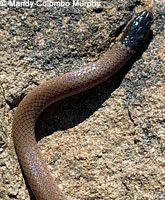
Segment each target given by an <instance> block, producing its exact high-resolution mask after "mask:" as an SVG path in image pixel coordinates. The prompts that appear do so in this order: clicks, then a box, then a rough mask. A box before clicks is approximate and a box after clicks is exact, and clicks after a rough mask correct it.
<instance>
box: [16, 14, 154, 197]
mask: <svg viewBox="0 0 165 200" xmlns="http://www.w3.org/2000/svg"><path fill="white" fill-rule="evenodd" d="M152 21H153V14H152V12H151V11H148V10H143V11H142V12H140V13H139V14H138V15H137V16H136V17H135V18H134V19H133V20H131V21H130V22H129V23H128V25H127V26H126V28H125V31H124V33H123V35H122V36H121V37H120V39H119V41H117V42H116V43H115V44H114V45H113V46H112V48H111V49H108V50H107V51H106V52H105V54H104V55H102V56H101V57H100V59H99V60H98V61H96V62H94V63H91V64H88V65H87V66H85V67H82V68H80V69H78V70H75V71H71V72H68V73H66V74H62V75H59V76H57V77H55V78H52V79H50V80H46V81H44V82H43V83H41V84H40V85H39V86H37V87H35V88H34V89H33V90H31V91H30V92H29V93H28V94H27V95H26V96H25V97H24V98H23V100H22V101H21V102H20V103H19V105H18V107H17V109H16V112H15V114H14V117H13V123H12V137H13V142H14V147H15V152H16V154H17V157H18V160H19V163H20V165H21V169H22V170H23V173H24V175H25V177H26V180H27V182H28V184H29V186H30V189H31V191H32V193H33V195H34V196H35V198H36V199H37V200H67V199H68V197H67V196H66V195H65V194H64V193H63V192H62V191H61V189H60V188H59V186H58V185H57V183H56V182H55V180H54V179H53V177H52V175H51V173H50V170H49V168H48V166H47V165H46V163H45V161H44V159H43V157H42V154H41V152H40V150H39V148H38V145H37V141H36V137H35V123H36V120H37V118H38V117H39V115H40V114H41V112H43V110H44V109H45V108H47V107H48V106H49V105H51V104H53V103H55V102H57V101H59V100H61V99H64V98H66V97H69V96H72V95H74V94H77V93H80V92H83V91H85V90H88V89H90V88H92V87H94V86H96V85H98V84H99V83H101V82H103V81H105V80H107V79H108V78H109V77H111V76H112V75H113V74H114V73H116V72H117V71H118V70H119V69H120V68H121V67H123V66H124V65H125V63H126V62H127V61H128V60H129V59H130V58H131V57H132V56H133V55H134V54H135V52H136V51H137V50H138V49H139V48H140V47H141V45H142V44H143V43H144V42H145V40H146V39H147V37H148V35H149V33H150V31H151V30H150V28H151V24H152Z"/></svg>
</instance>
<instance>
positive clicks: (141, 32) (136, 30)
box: [121, 10, 153, 50]
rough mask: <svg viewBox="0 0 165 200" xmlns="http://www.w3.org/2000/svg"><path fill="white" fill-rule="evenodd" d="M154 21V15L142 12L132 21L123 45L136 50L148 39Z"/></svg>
mask: <svg viewBox="0 0 165 200" xmlns="http://www.w3.org/2000/svg"><path fill="white" fill-rule="evenodd" d="M152 21H153V15H152V13H151V12H149V11H146V10H145V11H143V12H141V13H140V14H139V15H138V16H137V17H136V18H135V19H134V20H132V21H131V22H130V23H129V24H128V26H127V28H126V31H125V33H124V35H123V37H122V39H121V42H122V44H124V45H125V46H128V47H130V48H131V49H133V50H136V49H137V48H138V47H139V46H141V44H142V43H143V42H144V40H145V39H146V38H147V37H148V34H149V32H150V27H151V24H152Z"/></svg>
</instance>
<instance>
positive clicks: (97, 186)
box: [0, 0, 165, 200]
mask: <svg viewBox="0 0 165 200" xmlns="http://www.w3.org/2000/svg"><path fill="white" fill-rule="evenodd" d="M142 2H144V0H143V1H142V0H141V1H138V0H132V1H129V0H126V1H122V0H118V1H104V4H102V7H100V8H96V7H93V8H91V7H90V8H87V7H82V8H80V7H71V6H70V7H65V8H64V7H56V8H55V7H54V8H48V7H40V8H39V7H37V6H34V7H32V8H29V7H19V8H15V7H11V6H7V7H1V10H0V16H1V17H0V26H1V31H0V43H1V47H0V199H4V200H9V199H19V200H20V199H21V200H28V199H29V195H28V192H27V190H26V186H25V183H24V179H23V178H22V174H21V170H20V168H19V164H18V160H17V156H16V155H15V151H14V146H13V142H12V137H11V125H12V119H13V115H14V112H15V109H16V107H17V105H18V103H19V102H20V101H21V100H22V98H23V97H24V96H25V95H26V94H27V93H28V91H30V90H31V89H32V88H34V87H35V86H37V85H38V84H40V83H41V82H42V81H43V80H44V79H48V78H51V77H54V76H56V75H58V74H62V73H65V72H68V71H71V70H73V69H76V68H79V67H81V66H84V65H85V64H86V63H88V62H91V61H95V60H97V59H98V58H99V56H100V54H103V53H104V52H105V51H106V50H107V48H108V47H109V46H110V44H113V43H114V42H115V40H117V39H116V38H117V37H118V36H119V34H120V33H121V32H122V30H123V28H124V26H125V25H126V23H127V22H128V20H129V19H130V18H131V17H132V16H133V15H134V13H138V12H140V11H141V10H143V8H144V7H145V6H144V5H143V3H142ZM145 2H147V1H145ZM163 6H164V3H163V1H161V0H155V1H154V2H153V15H154V24H153V26H152V28H153V35H152V37H150V39H149V40H150V41H148V43H147V44H146V46H144V49H143V51H142V52H141V51H139V52H138V53H137V54H136V55H135V57H134V59H133V60H132V62H129V63H128V64H127V65H126V66H125V67H124V68H123V69H122V70H120V71H119V72H118V73H116V74H115V75H114V76H113V77H112V78H111V79H109V80H108V81H106V82H105V83H103V84H100V85H99V86H98V87H96V88H94V89H91V90H90V91H86V92H84V93H82V94H79V95H75V96H74V97H70V98H67V99H65V100H62V101H61V102H58V103H57V104H56V105H52V106H51V107H49V108H48V109H47V110H46V111H45V112H44V113H42V114H41V116H40V117H39V119H38V121H37V125H36V136H37V139H38V140H40V139H41V140H40V141H39V145H40V149H41V151H42V152H43V154H44V158H45V160H46V162H48V164H49V167H50V169H51V172H52V175H53V177H54V178H55V180H56V181H57V183H58V184H59V186H60V188H61V189H62V190H63V191H64V192H65V193H66V194H67V196H68V197H72V198H73V199H82V200H96V199H103V200H109V199H121V200H123V199H127V200H128V199H130V200H132V199H138V200H163V199H165V189H164V188H165V170H164V166H165V157H164V148H165V145H164V144H165V136H164V132H165V123H164V121H165V114H164V113H165V105H164V102H165V84H164V80H165V76H164V75H165V66H164V62H165V60H164V58H165V51H164V49H165V40H164V35H165V31H164V14H165V10H164V8H163Z"/></svg>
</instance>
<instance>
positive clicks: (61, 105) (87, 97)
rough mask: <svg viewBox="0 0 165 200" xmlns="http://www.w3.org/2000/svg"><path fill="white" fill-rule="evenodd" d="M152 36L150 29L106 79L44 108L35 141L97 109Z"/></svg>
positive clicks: (69, 125) (37, 124)
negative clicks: (115, 70)
mask: <svg viewBox="0 0 165 200" xmlns="http://www.w3.org/2000/svg"><path fill="white" fill-rule="evenodd" d="M152 38H153V32H152V31H151V32H150V34H149V37H148V39H147V40H146V41H145V43H144V44H143V45H142V46H141V47H140V48H139V50H138V51H137V52H136V53H135V54H134V56H133V57H132V58H131V59H130V60H129V61H128V62H127V63H126V64H125V66H123V67H122V68H121V69H120V70H119V71H118V72H117V73H116V74H114V75H113V76H112V77H111V78H109V79H108V80H107V81H105V82H103V83H101V84H99V85H98V86H96V87H94V88H92V89H89V90H87V91H85V92H83V93H80V94H76V95H74V96H71V97H68V98H66V99H63V100H61V101H59V102H56V103H55V104H53V105H51V106H49V107H48V108H47V109H45V110H44V112H43V113H41V115H40V116H39V118H38V120H37V122H36V127H35V130H36V139H37V141H39V140H41V139H42V138H43V137H45V136H48V135H51V134H52V133H53V132H55V131H57V130H67V129H69V128H72V127H74V126H77V125H78V124H79V123H81V122H82V121H84V120H85V119H87V118H88V117H89V116H91V115H92V114H93V113H94V112H95V111H96V110H98V108H100V107H101V106H102V104H103V103H104V102H105V100H107V99H108V98H109V97H110V96H111V93H112V92H113V91H115V90H116V89H117V88H118V87H119V86H120V84H121V83H122V81H123V79H124V77H125V75H126V74H127V73H128V72H129V70H130V69H131V67H132V65H133V64H134V63H135V62H136V61H137V60H139V59H140V57H141V56H142V54H143V52H144V51H145V50H146V49H147V48H148V45H149V43H150V42H151V40H152Z"/></svg>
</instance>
